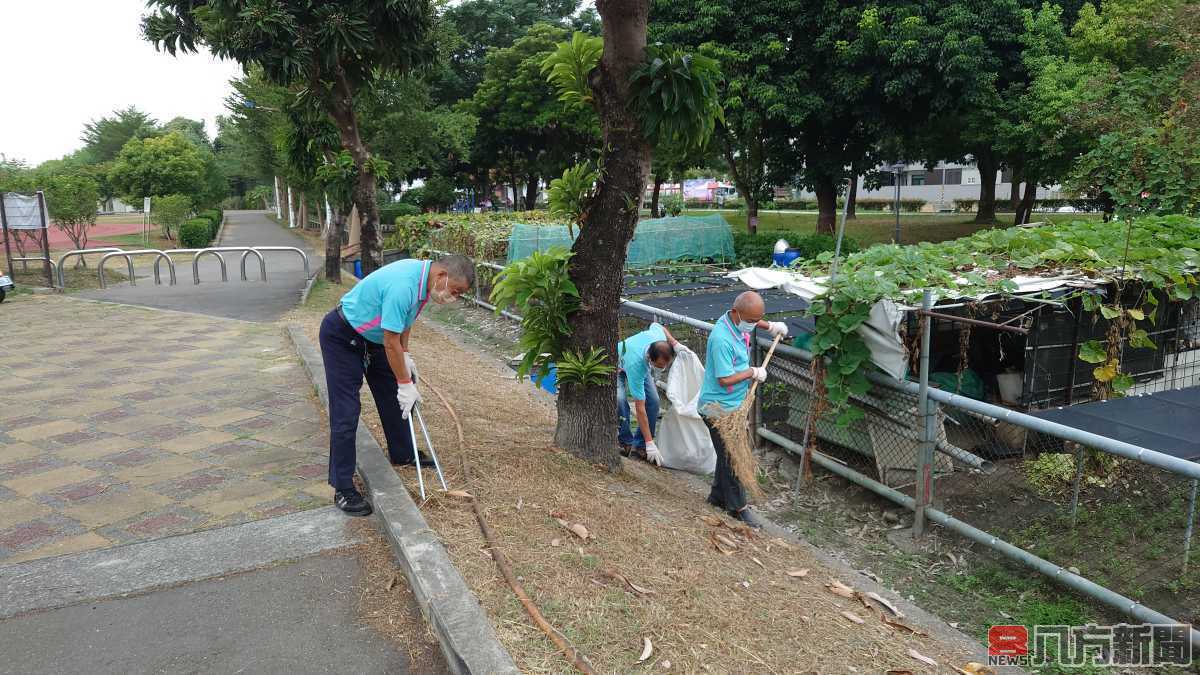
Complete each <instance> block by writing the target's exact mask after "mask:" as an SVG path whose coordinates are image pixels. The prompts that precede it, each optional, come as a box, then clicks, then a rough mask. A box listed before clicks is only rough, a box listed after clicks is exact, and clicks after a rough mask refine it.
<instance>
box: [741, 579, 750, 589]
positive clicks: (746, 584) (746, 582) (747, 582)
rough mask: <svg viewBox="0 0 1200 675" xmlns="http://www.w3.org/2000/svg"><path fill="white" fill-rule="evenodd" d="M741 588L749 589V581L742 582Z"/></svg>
mask: <svg viewBox="0 0 1200 675" xmlns="http://www.w3.org/2000/svg"><path fill="white" fill-rule="evenodd" d="M742 588H750V582H749V581H743V582H742Z"/></svg>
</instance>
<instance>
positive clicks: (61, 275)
mask: <svg viewBox="0 0 1200 675" xmlns="http://www.w3.org/2000/svg"><path fill="white" fill-rule="evenodd" d="M120 250H121V249H119V248H115V247H105V248H77V249H75V250H73V251H67V252H66V253H64V254H62V255H61V256H59V258H58V287H59V288H66V287H67V279H66V273H65V272H64V271H63V270H64V269H66V268H65V267H63V263H64V262H66V260H67V258H71V257H75V256H78V257H81V258H82V257H83V256H85V255H90V254H92V253H113V252H114V251H120ZM155 260H156V261H157V260H158V259H157V258H156V259H155ZM155 264H157V262H156V263H155Z"/></svg>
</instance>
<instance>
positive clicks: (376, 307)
mask: <svg viewBox="0 0 1200 675" xmlns="http://www.w3.org/2000/svg"><path fill="white" fill-rule="evenodd" d="M474 283H475V266H474V264H472V263H471V261H470V260H469V259H467V258H464V257H463V256H460V255H452V256H447V257H445V258H442V259H441V260H438V261H436V262H431V261H428V260H397V261H396V262H393V263H391V264H388V265H384V266H383V267H381V268H379V269H377V270H375V271H374V272H372V273H370V274H368V275H367V277H366V278H365V279H363V280H362V281H360V282H358V284H356V285H355V286H354V288H352V289H350V292H349V293H347V294H346V295H344V296H342V302H341V304H340V305H338V306H337V308H336V309H334V310H333V311H331V312H330V313H329V314H327V315H326V316H325V319H324V320H323V321H322V322H321V333H320V338H321V359H322V361H323V362H324V364H325V382H326V384H327V385H328V388H329V484H330V485H332V486H333V489H334V498H333V501H334V504H336V505H337V507H338V508H339V509H341V510H342V511H345V512H346V513H348V514H350V515H353V516H365V515H368V514H370V513H371V505H370V504H368V503H367V501H366V500H365V499H363V497H362V495H361V494H359V492H358V490H356V489H355V488H354V468H355V465H356V456H355V455H356V453H355V445H354V437H355V435H356V433H357V431H358V415H359V411H360V404H359V390H360V389H361V388H362V382H363V377H364V376H365V377H366V380H367V385H368V386H369V387H370V388H371V396H372V397H373V398H374V399H375V407H376V408H377V409H378V411H379V421H380V422H382V423H383V433H384V436H385V437H386V438H387V444H388V458H389V459H390V460H391V462H392V464H398V465H399V464H412V463H413V461H414V459H415V458H414V452H415V448H414V447H413V442H412V436H411V433H410V428H409V425H408V424H407V423H405V421H404V420H406V419H408V416H409V414H410V413H411V412H412V408H413V406H414V405H416V404H417V402H418V401H420V400H421V396H420V394H418V393H417V385H416V378H415V375H416V370H415V367H414V365H415V364H414V363H413V360H412V356H410V355H409V353H408V340H409V335H410V334H411V332H412V325H413V322H414V321H416V319H417V315H418V314H420V313H421V310H422V309H423V308H424V307H425V304H426V303H428V302H429V301H430V300H432V301H433V302H434V303H437V304H446V303H450V302H453V301H454V300H455V299H457V298H458V297H459V296H460V295H462V294H463V293H465V292H466V291H467V290H468V289H469V288H471V285H472V284H474ZM427 461H428V460H427V459H426V458H424V457H422V458H421V462H422V463H425V462H427Z"/></svg>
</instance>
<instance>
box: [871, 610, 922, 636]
mask: <svg viewBox="0 0 1200 675" xmlns="http://www.w3.org/2000/svg"><path fill="white" fill-rule="evenodd" d="M879 618H880V620H881V621H883V622H884V623H885V624H887V625H889V626H891V627H892V628H899V629H900V630H903V631H906V632H909V633H912V634H913V635H920V636H922V637H926V636H927V635H928V634H927V633H924V632H922V631H919V630H917V629H916V628H913V627H912V626H910V625H908V624H906V623H903V622H900V621H893V620H892V619H889V618H887V617H886V616H883V615H882V614H881V615H880V616H879Z"/></svg>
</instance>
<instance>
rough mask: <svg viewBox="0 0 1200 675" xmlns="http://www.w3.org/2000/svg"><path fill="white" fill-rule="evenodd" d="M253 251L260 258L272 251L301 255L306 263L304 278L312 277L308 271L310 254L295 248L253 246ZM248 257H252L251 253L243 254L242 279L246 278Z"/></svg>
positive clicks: (301, 258)
mask: <svg viewBox="0 0 1200 675" xmlns="http://www.w3.org/2000/svg"><path fill="white" fill-rule="evenodd" d="M251 249H252V250H254V251H257V252H259V254H260V257H261V254H262V253H264V252H266V253H269V252H271V251H278V252H281V253H286V252H289V251H290V252H292V253H295V254H296V255H299V256H300V260H302V261H303V262H304V278H305V279H307V278H309V277H310V276H312V275H311V273H310V272H309V269H308V254H307V253H305V252H304V251H302V250H300V249H298V248H296V247H295V246H252V247H251ZM248 255H250V251H246V252H245V253H243V254H242V279H245V278H246V256H248Z"/></svg>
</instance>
